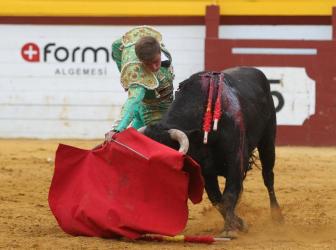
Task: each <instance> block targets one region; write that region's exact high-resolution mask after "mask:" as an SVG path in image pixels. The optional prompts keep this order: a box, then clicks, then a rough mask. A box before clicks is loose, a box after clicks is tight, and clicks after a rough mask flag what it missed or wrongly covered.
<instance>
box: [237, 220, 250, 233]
mask: <svg viewBox="0 0 336 250" xmlns="http://www.w3.org/2000/svg"><path fill="white" fill-rule="evenodd" d="M238 229H239V230H240V231H241V232H244V233H247V232H248V225H247V223H246V222H245V221H243V220H241V221H240V224H239V227H238Z"/></svg>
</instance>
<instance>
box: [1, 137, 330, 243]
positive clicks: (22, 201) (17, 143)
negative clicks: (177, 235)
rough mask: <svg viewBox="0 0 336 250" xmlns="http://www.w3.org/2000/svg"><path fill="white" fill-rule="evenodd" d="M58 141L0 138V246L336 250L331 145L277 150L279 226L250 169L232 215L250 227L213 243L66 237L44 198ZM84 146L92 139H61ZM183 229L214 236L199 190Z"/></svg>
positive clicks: (215, 224) (213, 214) (217, 221)
mask: <svg viewBox="0 0 336 250" xmlns="http://www.w3.org/2000/svg"><path fill="white" fill-rule="evenodd" d="M58 142H59V141H56V140H0V201H1V202H0V248H4V249H16V248H18V249H128V250H132V249H205V248H206V249H295V250H296V249H336V148H309V147H279V148H277V162H276V169H275V175H276V191H277V195H278V200H279V202H280V205H281V207H282V209H283V210H282V211H283V214H284V216H285V224H284V225H275V224H273V223H272V221H271V220H270V214H269V201H268V196H267V191H266V188H265V187H264V185H263V182H262V178H261V172H260V170H259V169H258V168H255V169H254V170H252V171H250V172H249V173H248V176H247V178H246V180H245V191H244V193H243V196H242V198H241V201H240V204H239V205H238V213H239V214H240V215H241V216H242V217H243V218H244V219H245V220H246V222H247V223H248V224H249V232H248V233H247V234H242V235H241V236H240V238H239V239H236V240H232V241H230V242H221V243H215V244H212V245H202V244H190V243H167V242H143V241H136V242H130V241H117V240H112V239H99V238H90V237H73V236H70V235H67V234H65V233H63V232H62V231H61V229H60V228H59V227H58V225H57V223H56V220H55V219H54V217H53V215H52V214H51V212H50V210H49V206H48V202H47V197H48V190H49V185H50V181H51V178H52V174H53V162H52V160H53V158H54V153H55V150H56V148H57V145H58ZM60 142H62V143H65V144H70V145H74V146H78V147H82V148H91V147H93V146H94V145H96V144H97V141H67V140H62V141H60ZM189 209H190V215H189V222H188V225H187V227H186V229H185V232H184V234H188V235H202V234H207V235H209V234H211V235H216V234H217V233H219V232H220V231H221V229H222V227H223V221H222V219H221V216H220V215H219V213H218V212H217V211H216V210H215V209H213V208H212V207H211V205H210V203H209V201H208V199H207V197H206V195H204V199H203V202H202V203H201V204H199V205H191V204H190V206H189Z"/></svg>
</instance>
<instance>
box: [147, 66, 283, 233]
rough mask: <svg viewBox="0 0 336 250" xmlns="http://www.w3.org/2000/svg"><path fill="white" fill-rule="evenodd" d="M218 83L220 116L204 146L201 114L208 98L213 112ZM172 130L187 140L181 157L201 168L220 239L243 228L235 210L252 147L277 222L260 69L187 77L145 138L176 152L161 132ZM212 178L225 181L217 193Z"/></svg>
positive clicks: (268, 104)
mask: <svg viewBox="0 0 336 250" xmlns="http://www.w3.org/2000/svg"><path fill="white" fill-rule="evenodd" d="M211 79H212V80H213V82H214V83H215V84H214V85H213V86H215V87H214V88H213V98H209V97H208V95H209V94H208V93H209V86H210V81H211ZM220 80H222V81H220ZM218 82H222V86H223V88H222V93H220V97H221V107H222V112H221V116H220V119H219V123H218V129H217V131H211V132H209V138H208V142H207V143H206V144H205V143H203V126H204V113H205V112H206V107H207V103H208V99H212V100H211V101H212V108H213V107H214V103H215V101H216V100H215V99H216V96H217V94H216V91H217V90H218V88H217V86H218ZM210 103H211V102H210ZM172 128H173V129H179V130H181V131H183V132H184V133H185V134H186V135H187V137H188V139H189V144H190V146H189V149H188V152H187V154H188V155H190V156H191V157H192V158H194V159H195V160H196V161H197V162H198V163H199V164H200V165H201V167H202V174H203V177H204V180H205V190H206V192H207V194H208V197H209V199H210V201H211V202H212V204H213V205H214V206H216V208H217V209H218V210H219V212H220V213H221V214H222V216H223V217H224V220H225V225H224V234H228V235H230V234H231V233H234V232H235V231H237V230H240V231H246V229H247V226H246V224H245V223H244V221H243V220H242V219H241V218H239V217H238V216H237V215H236V214H235V207H236V204H237V201H238V199H239V196H240V194H241V192H242V189H243V180H244V177H245V175H246V171H247V170H248V169H249V168H250V165H251V158H252V156H253V151H254V150H255V149H256V148H257V149H258V152H259V158H260V161H261V164H262V176H263V180H264V184H265V186H266V187H267V190H268V194H269V198H270V204H271V214H272V217H273V218H274V219H276V220H278V221H282V215H281V211H280V208H279V204H278V202H277V199H276V196H275V192H274V174H273V167H274V162H275V135H276V114H275V109H274V103H273V99H272V96H271V93H270V85H269V83H268V80H267V79H266V77H265V75H264V74H263V73H262V72H261V71H260V70H258V69H255V68H248V67H239V68H232V69H228V70H225V71H223V72H222V73H215V72H201V73H197V74H194V75H192V76H191V77H190V78H189V79H187V80H185V81H183V82H182V83H180V85H179V89H178V90H177V91H176V93H175V100H174V101H173V103H172V104H171V106H170V108H169V110H168V111H167V113H166V114H165V116H164V117H163V119H162V120H161V121H160V122H159V123H157V124H154V125H150V126H148V127H147V128H146V130H145V134H146V135H147V136H149V137H151V138H152V139H154V140H156V141H158V142H161V143H163V144H166V145H168V146H170V147H173V148H178V144H177V143H176V141H174V140H172V139H171V138H170V137H169V134H168V133H167V130H168V129H172ZM218 176H224V177H225V178H226V182H225V188H224V191H223V193H221V190H220V188H219V185H218V179H217V177H218Z"/></svg>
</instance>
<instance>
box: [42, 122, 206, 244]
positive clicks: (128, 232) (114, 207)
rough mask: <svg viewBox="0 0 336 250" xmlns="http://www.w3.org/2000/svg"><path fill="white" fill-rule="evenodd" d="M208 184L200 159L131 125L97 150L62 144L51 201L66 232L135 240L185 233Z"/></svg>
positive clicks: (58, 155)
mask: <svg viewBox="0 0 336 250" xmlns="http://www.w3.org/2000/svg"><path fill="white" fill-rule="evenodd" d="M203 188H204V182H203V178H202V176H201V171H200V167H199V165H198V164H197V163H196V162H195V161H193V160H192V159H191V158H190V157H188V156H184V155H182V154H181V153H179V152H178V151H176V150H173V149H171V148H169V147H167V146H165V145H162V144H160V143H158V142H156V141H154V140H152V139H150V138H148V137H146V136H144V135H142V134H140V133H139V132H137V131H136V130H135V129H133V128H129V129H127V130H125V131H123V132H121V133H118V134H116V135H115V137H114V141H112V142H110V143H107V144H104V145H103V146H102V147H101V148H99V149H96V150H83V149H79V148H75V147H71V146H68V145H63V144H60V145H59V146H58V149H57V152H56V160H55V172H54V176H53V179H52V182H51V186H50V190H49V199H48V200H49V206H50V209H51V211H52V212H53V214H54V216H55V217H56V219H57V222H58V224H59V225H60V227H61V228H62V229H63V230H64V231H65V232H66V233H69V234H71V235H86V236H98V237H107V238H110V237H127V238H131V239H136V238H138V237H140V236H141V235H142V234H144V233H155V234H163V235H171V236H173V235H176V234H178V233H180V232H181V231H182V230H183V229H184V228H185V225H186V223H187V219H188V206H187V199H188V197H189V198H190V199H191V201H192V202H193V203H198V202H200V201H201V200H202V194H203Z"/></svg>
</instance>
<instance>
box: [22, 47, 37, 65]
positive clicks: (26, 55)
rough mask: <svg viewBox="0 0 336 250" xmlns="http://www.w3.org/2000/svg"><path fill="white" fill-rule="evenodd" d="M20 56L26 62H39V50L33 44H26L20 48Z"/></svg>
mask: <svg viewBox="0 0 336 250" xmlns="http://www.w3.org/2000/svg"><path fill="white" fill-rule="evenodd" d="M21 56H22V57H23V59H25V60H26V61H28V62H39V61H40V48H39V47H38V46H37V45H36V44H35V43H26V44H25V45H23V46H22V49H21Z"/></svg>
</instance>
